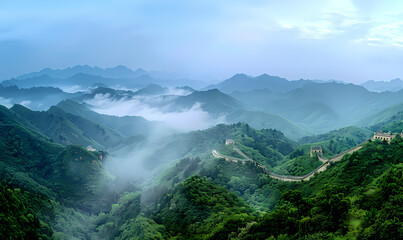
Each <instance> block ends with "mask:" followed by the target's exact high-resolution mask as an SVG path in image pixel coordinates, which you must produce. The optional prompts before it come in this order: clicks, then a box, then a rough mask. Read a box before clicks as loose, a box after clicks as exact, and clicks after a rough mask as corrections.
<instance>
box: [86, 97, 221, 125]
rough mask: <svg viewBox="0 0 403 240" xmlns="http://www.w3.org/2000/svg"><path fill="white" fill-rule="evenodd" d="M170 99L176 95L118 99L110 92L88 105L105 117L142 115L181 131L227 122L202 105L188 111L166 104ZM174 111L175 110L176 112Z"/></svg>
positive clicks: (95, 98) (87, 101)
mask: <svg viewBox="0 0 403 240" xmlns="http://www.w3.org/2000/svg"><path fill="white" fill-rule="evenodd" d="M172 92H174V90H172ZM175 93H178V91H177V90H176V91H175ZM181 93H185V91H181ZM169 98H171V99H172V98H176V96H174V95H168V97H162V96H152V97H137V98H131V99H127V98H122V99H120V100H115V99H112V98H111V97H110V94H109V93H106V94H96V95H95V96H94V98H93V99H89V100H86V101H85V102H86V103H87V104H90V105H92V106H93V108H92V110H93V111H95V112H98V113H101V114H107V115H114V116H119V117H122V116H141V117H144V118H145V119H147V120H149V121H158V122H163V123H164V124H165V125H166V126H167V127H169V128H172V129H175V130H178V131H180V132H187V131H192V130H197V129H205V128H208V127H211V126H214V125H216V124H219V123H223V122H224V118H212V117H211V116H210V115H209V114H208V112H206V111H203V109H202V107H201V104H200V103H195V104H194V105H193V106H192V107H190V108H187V109H177V108H176V107H175V106H173V105H172V104H169V103H168V104H165V103H164V102H165V101H169ZM157 106H159V107H157ZM172 109H174V110H173V111H172Z"/></svg>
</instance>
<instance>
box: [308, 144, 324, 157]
mask: <svg viewBox="0 0 403 240" xmlns="http://www.w3.org/2000/svg"><path fill="white" fill-rule="evenodd" d="M315 153H316V154H320V155H322V154H323V152H322V147H321V146H311V153H310V156H311V157H313V156H314V154H315Z"/></svg>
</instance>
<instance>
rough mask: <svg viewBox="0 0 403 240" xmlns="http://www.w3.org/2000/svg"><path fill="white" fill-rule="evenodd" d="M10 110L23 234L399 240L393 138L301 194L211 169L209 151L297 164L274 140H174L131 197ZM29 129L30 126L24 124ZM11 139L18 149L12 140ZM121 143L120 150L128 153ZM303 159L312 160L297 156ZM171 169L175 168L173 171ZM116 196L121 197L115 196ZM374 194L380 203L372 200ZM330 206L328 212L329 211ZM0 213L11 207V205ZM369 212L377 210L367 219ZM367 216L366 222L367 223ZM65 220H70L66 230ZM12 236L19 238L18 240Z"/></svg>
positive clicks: (8, 149) (220, 130) (222, 128)
mask: <svg viewBox="0 0 403 240" xmlns="http://www.w3.org/2000/svg"><path fill="white" fill-rule="evenodd" d="M63 104H66V105H65V107H66V108H67V107H69V108H70V110H71V111H77V114H78V113H81V114H83V115H85V114H88V113H86V108H85V107H84V106H83V105H80V104H77V103H74V102H68V101H67V102H64V103H63ZM63 104H61V105H63ZM13 109H14V110H16V109H18V110H16V111H13ZM13 109H7V108H4V109H3V110H2V111H1V113H2V114H1V124H2V126H1V127H2V129H3V130H5V131H2V135H1V136H2V138H1V142H3V143H4V144H3V145H1V146H2V148H3V149H2V151H1V152H2V154H3V156H2V157H1V159H2V161H1V164H2V166H4V169H5V171H3V176H4V178H3V179H7V181H6V182H4V181H3V182H2V185H3V186H4V187H5V189H6V191H8V192H9V193H10V194H14V195H15V196H18V198H20V199H21V204H23V205H24V206H25V209H26V210H24V209H23V208H22V210H21V213H17V212H16V210H13V211H15V214H23V215H25V216H26V215H28V214H31V215H32V216H33V218H32V217H30V219H31V220H29V221H28V222H29V225H27V226H28V228H29V229H31V230H29V229H28V228H25V229H27V230H24V231H25V233H24V234H35V236H39V235H40V236H41V237H42V238H44V239H46V237H51V236H52V237H53V238H55V237H61V238H63V237H65V238H71V237H76V238H80V239H102V238H103V239H105V238H107V239H127V238H134V239H200V238H203V239H227V238H231V239H266V238H269V237H271V236H273V237H275V238H281V237H283V238H291V239H306V238H309V237H310V238H326V237H327V238H335V237H344V238H351V237H354V238H362V239H365V238H376V237H377V236H389V238H391V239H393V236H399V234H402V233H401V232H399V231H400V230H399V228H397V226H398V225H399V222H398V220H396V219H398V216H399V215H396V214H398V212H399V211H397V210H396V209H398V207H399V204H398V202H396V201H399V200H398V199H399V197H400V195H399V194H400V192H401V191H399V190H396V189H399V188H401V185H399V184H400V183H401V181H398V180H396V178H397V179H398V178H399V176H400V178H401V164H402V163H401V156H402V146H403V144H402V143H401V142H402V139H401V138H396V139H394V140H393V141H392V142H391V144H387V143H385V142H379V141H375V142H369V143H367V144H366V145H365V146H364V147H363V148H362V149H361V150H360V151H358V152H356V153H354V154H352V155H349V156H345V158H344V159H343V160H342V161H341V162H339V163H336V164H334V165H332V166H331V167H330V168H329V169H328V170H326V171H325V172H322V173H320V174H317V176H315V177H314V178H312V179H311V180H310V181H309V182H301V183H289V182H281V181H278V180H275V179H272V178H270V177H269V176H267V175H265V174H264V173H263V172H262V171H259V169H257V168H254V167H253V166H251V165H248V164H246V165H243V164H241V163H238V164H235V163H232V162H226V161H225V160H217V159H215V158H213V157H212V155H211V149H219V150H220V151H223V152H225V151H227V153H228V154H236V152H234V151H233V150H232V148H231V147H229V146H226V145H224V142H225V140H226V139H229V138H231V139H234V140H235V141H236V142H237V143H239V145H238V147H239V148H240V149H242V151H243V152H245V153H246V154H247V155H248V156H250V157H251V158H254V159H255V160H257V161H259V162H260V163H262V164H265V165H266V166H267V167H268V168H273V167H276V166H278V165H279V164H283V163H284V161H288V160H289V159H288V157H290V158H293V157H296V156H298V154H299V151H300V150H301V147H302V146H299V145H298V143H297V142H294V141H291V140H289V139H288V138H286V137H285V136H284V134H283V133H281V132H280V131H277V130H272V129H263V130H255V129H253V128H251V127H250V126H249V125H247V124H241V123H238V124H232V125H224V124H221V125H218V126H216V127H214V128H210V129H206V130H203V131H194V132H190V133H187V134H176V135H172V136H169V137H167V138H165V139H164V142H163V143H161V142H158V144H159V147H156V148H153V150H154V151H155V156H154V157H153V156H151V157H150V158H148V159H149V160H147V164H151V165H153V166H154V167H155V166H158V165H161V164H163V163H165V164H170V165H171V167H170V168H169V169H168V170H164V171H162V172H161V171H160V176H159V177H157V178H155V179H154V180H153V183H152V184H151V185H149V186H148V187H146V188H144V189H142V188H140V186H138V188H136V187H134V186H133V185H130V184H129V185H127V186H129V187H124V186H125V185H124V184H123V185H120V186H119V185H115V184H116V183H117V182H116V181H115V180H113V177H112V178H111V176H110V175H109V174H110V173H108V171H107V170H106V169H105V168H104V166H103V163H104V161H105V156H106V155H105V153H102V152H88V151H87V150H85V149H83V148H81V147H78V146H67V147H64V146H62V145H59V144H55V143H52V142H51V141H50V139H49V138H48V137H46V136H45V135H44V134H42V133H39V132H38V131H40V128H37V127H35V124H34V123H35V122H36V121H35V119H33V117H32V116H31V114H33V113H31V112H29V111H30V110H29V109H25V108H23V107H22V106H15V107H14V108H13ZM87 110H88V109H87ZM18 111H20V112H21V115H20V114H19V113H18ZM22 113H24V114H22ZM55 113H57V112H55ZM92 114H93V113H92ZM89 115H91V114H89ZM74 116H76V117H77V115H74ZM93 116H95V117H94V118H96V117H98V116H99V115H96V114H94V115H93ZM26 117H29V118H30V119H26V120H25V119H24V118H26ZM27 120H31V122H32V123H31V122H29V121H27ZM10 134H12V135H10ZM16 135H18V136H19V137H12V136H16ZM367 136H369V132H367V131H366V130H362V129H358V128H354V127H350V128H346V129H340V130H338V131H334V132H331V133H328V134H324V135H319V136H314V137H309V138H306V139H303V140H302V142H304V143H309V144H318V142H317V141H319V144H323V145H325V146H324V147H325V148H324V150H326V144H330V142H331V141H332V140H333V144H335V143H338V141H337V140H338V138H340V141H341V140H343V141H344V140H346V139H347V138H348V139H351V143H349V142H348V141H347V142H346V144H353V143H354V142H355V141H360V140H362V139H363V138H365V137H367ZM10 141H11V142H10ZM343 141H342V142H343ZM10 143H13V144H10ZM129 143H130V141H129V142H125V143H124V144H126V147H127V148H128V149H131V148H132V147H131V146H132V145H130V144H129ZM121 144H122V143H121ZM133 144H135V143H133ZM33 146H36V147H33ZM39 146H40V147H39ZM156 146H157V145H156ZM308 146H309V145H308ZM121 147H123V146H121ZM123 148H124V147H123ZM123 148H122V149H123ZM168 149H175V154H174V155H170V153H169V152H166V151H167V150H168ZM302 149H303V147H302ZM133 150H134V151H137V150H136V149H135V148H134V149H133ZM333 150H334V149H333ZM341 150H342V149H341V148H340V149H339V150H334V151H341ZM114 151H115V150H114ZM297 151H298V153H297ZM328 151H332V149H328ZM160 153H165V154H166V156H163V155H161V154H160ZM303 153H304V154H307V153H308V152H306V150H303ZM27 154H28V155H27ZM101 156H102V157H101ZM161 156H163V157H162V158H161ZM291 156H293V157H291ZM178 158H183V159H182V160H181V161H175V160H174V159H178ZM34 159H35V161H33V160H34ZM313 160H314V159H313ZM151 165H150V166H151ZM160 167H161V166H160ZM163 169H164V168H162V167H161V170H163ZM32 174H34V175H32ZM399 174H400V175H399ZM389 183H396V184H394V185H393V184H392V185H388V184H389ZM117 186H118V188H116V187H117ZM130 186H131V187H130ZM7 189H9V190H7ZM18 189H24V190H23V192H19V190H18ZM123 189H125V190H127V191H128V192H126V193H122V194H120V195H119V193H121V191H122V190H123ZM138 190H140V192H137V191H138ZM288 190H292V191H291V192H287V191H288ZM374 191H375V192H379V196H382V197H380V198H377V197H375V196H376V195H374V194H373V192H374ZM384 191H387V193H384ZM35 193H36V194H40V196H41V197H38V196H35ZM101 193H102V194H101ZM100 194H101V195H100ZM100 196H102V197H100ZM10 198H12V197H11V196H10ZM28 198H31V199H32V200H34V201H28V200H27V199H28ZM328 199H330V200H331V201H332V203H333V202H334V204H333V205H329V203H328V202H327V200H328ZM330 200H329V201H330ZM2 201H3V202H4V204H8V205H10V204H11V202H10V201H9V200H4V199H3V200H2ZM336 203H337V204H336ZM374 204H375V205H376V206H379V208H378V209H373V208H371V207H369V206H371V205H374ZM71 207H73V208H76V210H73V209H72V208H71ZM51 209H53V210H51ZM329 209H330V210H329ZM386 209H394V210H393V211H394V213H393V214H392V215H390V214H389V215H388V214H386V212H387V210H386ZM88 213H92V214H94V213H96V215H92V216H90V215H88ZM98 213H99V214H98ZM395 213H396V214H395ZM370 214H372V215H371V216H373V217H371V220H369V219H367V217H366V216H369V215H370ZM5 216H8V217H7V218H6V219H5V221H6V222H7V223H9V224H21V223H18V221H16V220H15V219H13V218H11V217H10V216H11V215H5ZM61 216H64V217H65V218H67V219H69V220H62V219H61V218H60V217H61ZM35 219H38V221H39V222H38V221H37V220H35ZM66 221H67V222H68V224H67V225H66V223H67V222H66ZM385 221H386V222H387V224H386V225H385V224H384V222H385ZM63 223H65V224H64V225H63ZM71 223H74V224H78V223H80V224H81V226H80V227H79V225H69V224H71ZM47 226H48V227H47ZM62 226H65V229H63V227H62ZM84 226H85V227H84ZM178 226H180V227H178ZM21 229H22V228H21ZM73 229H75V230H73ZM10 234H21V231H20V232H18V231H12V232H10ZM4 236H8V235H4ZM15 236H17V235H15ZM19 236H20V235H19Z"/></svg>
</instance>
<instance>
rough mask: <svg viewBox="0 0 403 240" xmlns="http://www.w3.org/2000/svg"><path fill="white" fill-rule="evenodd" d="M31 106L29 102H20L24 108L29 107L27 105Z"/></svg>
mask: <svg viewBox="0 0 403 240" xmlns="http://www.w3.org/2000/svg"><path fill="white" fill-rule="evenodd" d="M30 104H31V101H29V100H28V101H21V102H20V105H22V106H24V107H29V105H30Z"/></svg>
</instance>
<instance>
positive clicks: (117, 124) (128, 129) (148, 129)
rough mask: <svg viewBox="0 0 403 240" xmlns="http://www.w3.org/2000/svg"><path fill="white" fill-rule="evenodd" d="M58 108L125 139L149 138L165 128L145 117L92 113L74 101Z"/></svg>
mask: <svg viewBox="0 0 403 240" xmlns="http://www.w3.org/2000/svg"><path fill="white" fill-rule="evenodd" d="M57 107H58V108H60V109H62V110H63V111H65V112H68V113H71V114H73V115H76V116H80V117H83V118H86V119H89V120H91V121H93V122H95V123H97V124H99V125H104V126H107V127H108V128H110V129H113V130H115V131H116V132H118V133H119V134H121V135H122V136H125V137H130V136H136V135H143V136H149V135H150V134H152V132H153V131H154V130H155V129H158V128H161V130H163V129H164V127H163V126H162V125H161V124H159V123H157V122H150V121H147V120H146V119H144V118H143V117H137V116H125V117H117V116H109V115H105V114H99V113H96V112H94V111H91V110H90V109H89V108H87V107H86V106H85V104H79V103H77V102H75V101H72V100H65V101H62V102H60V103H59V104H58V105H57Z"/></svg>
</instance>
